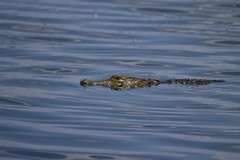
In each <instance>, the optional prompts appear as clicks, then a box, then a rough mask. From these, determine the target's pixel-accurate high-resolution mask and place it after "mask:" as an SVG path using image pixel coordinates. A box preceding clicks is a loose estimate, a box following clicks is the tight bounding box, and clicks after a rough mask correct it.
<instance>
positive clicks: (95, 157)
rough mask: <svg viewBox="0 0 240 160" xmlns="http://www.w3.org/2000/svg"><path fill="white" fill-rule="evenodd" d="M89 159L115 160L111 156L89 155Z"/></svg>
mask: <svg viewBox="0 0 240 160" xmlns="http://www.w3.org/2000/svg"><path fill="white" fill-rule="evenodd" d="M90 158H93V159H99V160H100V159H106V160H107V159H115V158H114V157H111V156H105V155H90Z"/></svg>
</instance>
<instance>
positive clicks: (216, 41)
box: [203, 40, 240, 47]
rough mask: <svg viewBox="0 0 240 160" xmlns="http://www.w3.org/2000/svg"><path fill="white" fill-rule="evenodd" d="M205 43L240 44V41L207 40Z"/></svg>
mask: <svg viewBox="0 0 240 160" xmlns="http://www.w3.org/2000/svg"><path fill="white" fill-rule="evenodd" d="M203 43H207V44H211V45H220V46H229V47H231V46H240V41H238V40H207V41H205V42H203Z"/></svg>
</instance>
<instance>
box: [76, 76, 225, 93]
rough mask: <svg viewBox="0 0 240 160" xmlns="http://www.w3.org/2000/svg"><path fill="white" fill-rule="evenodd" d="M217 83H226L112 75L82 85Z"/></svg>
mask: <svg viewBox="0 0 240 160" xmlns="http://www.w3.org/2000/svg"><path fill="white" fill-rule="evenodd" d="M215 82H224V81H223V80H206V79H169V80H165V81H160V80H158V79H150V78H137V77H128V76H122V75H112V76H111V77H110V78H108V79H104V80H100V81H92V80H87V79H83V80H82V81H80V85H81V86H83V87H88V86H103V87H108V88H111V89H113V90H127V89H133V88H141V87H151V86H157V85H159V84H181V85H195V86H196V85H208V84H211V83H215Z"/></svg>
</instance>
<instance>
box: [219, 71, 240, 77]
mask: <svg viewBox="0 0 240 160" xmlns="http://www.w3.org/2000/svg"><path fill="white" fill-rule="evenodd" d="M217 74H221V75H226V76H240V71H236V72H217Z"/></svg>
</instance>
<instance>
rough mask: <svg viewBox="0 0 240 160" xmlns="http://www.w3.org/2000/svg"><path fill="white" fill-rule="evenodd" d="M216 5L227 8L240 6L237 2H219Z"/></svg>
mask: <svg viewBox="0 0 240 160" xmlns="http://www.w3.org/2000/svg"><path fill="white" fill-rule="evenodd" d="M216 6H220V7H227V8H240V4H239V3H222V4H221V3H220V4H216Z"/></svg>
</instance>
